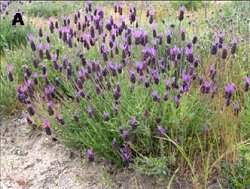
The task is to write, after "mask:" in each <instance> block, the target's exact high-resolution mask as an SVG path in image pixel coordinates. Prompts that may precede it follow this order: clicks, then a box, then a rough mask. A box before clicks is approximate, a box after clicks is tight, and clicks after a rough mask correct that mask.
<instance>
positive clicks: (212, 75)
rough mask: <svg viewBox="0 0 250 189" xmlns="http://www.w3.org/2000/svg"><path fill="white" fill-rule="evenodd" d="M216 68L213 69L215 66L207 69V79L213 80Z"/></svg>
mask: <svg viewBox="0 0 250 189" xmlns="http://www.w3.org/2000/svg"><path fill="white" fill-rule="evenodd" d="M216 73H217V72H216V68H215V65H214V64H213V65H211V66H210V68H209V77H210V78H211V79H212V80H214V78H215V76H216Z"/></svg>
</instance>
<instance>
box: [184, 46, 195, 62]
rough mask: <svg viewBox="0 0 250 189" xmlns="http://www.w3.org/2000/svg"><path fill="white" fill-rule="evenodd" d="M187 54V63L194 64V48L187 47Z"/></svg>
mask: <svg viewBox="0 0 250 189" xmlns="http://www.w3.org/2000/svg"><path fill="white" fill-rule="evenodd" d="M185 54H186V56H187V61H188V62H190V63H193V62H194V55H193V48H192V47H191V48H190V47H188V46H187V47H186V48H185Z"/></svg>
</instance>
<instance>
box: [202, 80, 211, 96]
mask: <svg viewBox="0 0 250 189" xmlns="http://www.w3.org/2000/svg"><path fill="white" fill-rule="evenodd" d="M211 88H212V83H211V82H210V81H203V82H202V85H201V88H200V90H201V92H202V93H204V94H208V93H209V92H210V90H211Z"/></svg>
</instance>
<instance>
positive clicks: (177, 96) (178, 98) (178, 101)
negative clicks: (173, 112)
mask: <svg viewBox="0 0 250 189" xmlns="http://www.w3.org/2000/svg"><path fill="white" fill-rule="evenodd" d="M180 99H181V95H179V94H178V95H176V96H175V97H174V101H175V105H176V108H178V107H179V105H180Z"/></svg>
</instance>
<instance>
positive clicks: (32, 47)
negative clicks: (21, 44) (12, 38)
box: [28, 33, 36, 51]
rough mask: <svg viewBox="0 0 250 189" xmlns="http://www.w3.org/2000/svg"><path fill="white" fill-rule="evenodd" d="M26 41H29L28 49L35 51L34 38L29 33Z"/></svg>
mask: <svg viewBox="0 0 250 189" xmlns="http://www.w3.org/2000/svg"><path fill="white" fill-rule="evenodd" d="M28 39H29V42H30V47H31V49H32V51H36V45H35V42H34V36H33V35H32V34H31V33H30V34H29V35H28Z"/></svg>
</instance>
